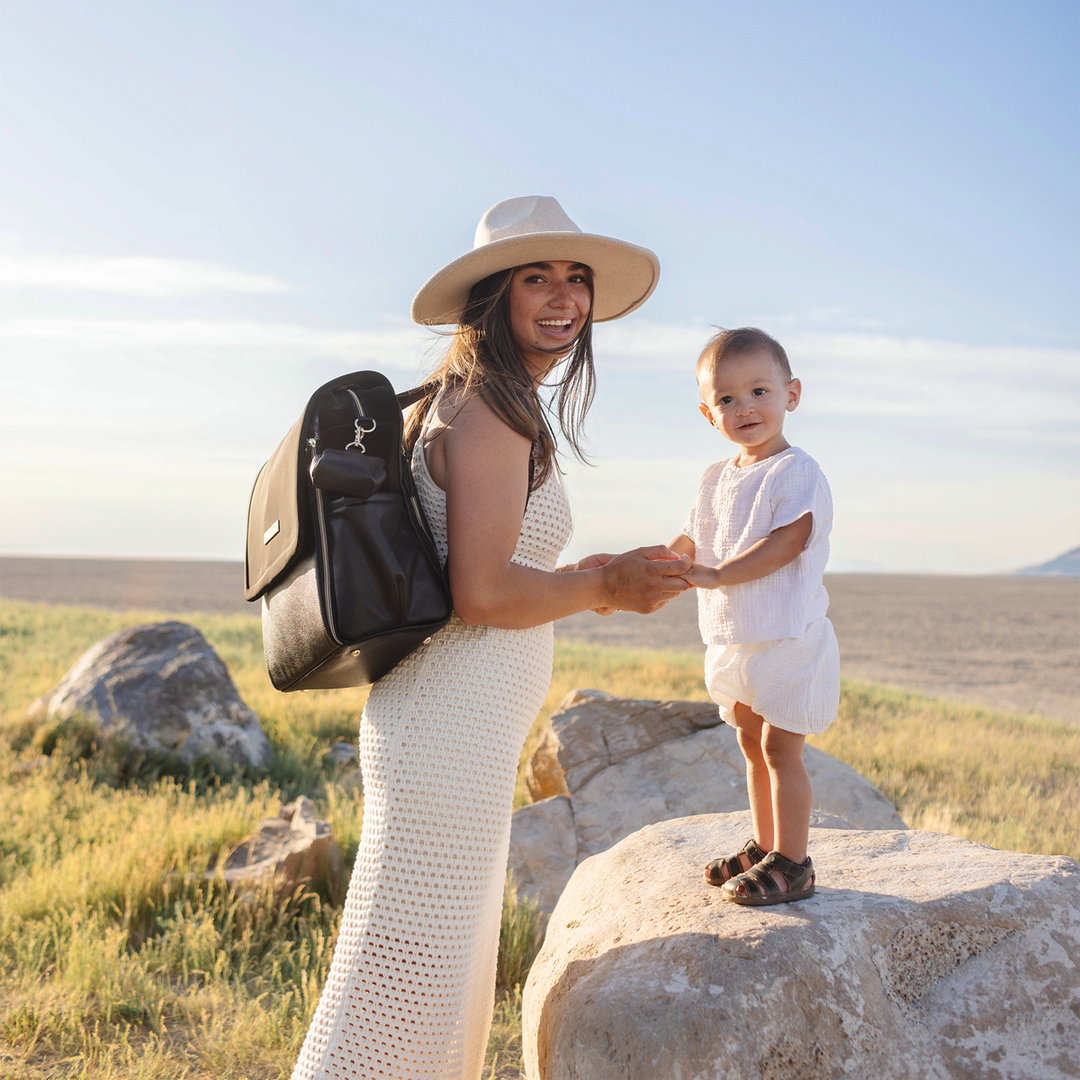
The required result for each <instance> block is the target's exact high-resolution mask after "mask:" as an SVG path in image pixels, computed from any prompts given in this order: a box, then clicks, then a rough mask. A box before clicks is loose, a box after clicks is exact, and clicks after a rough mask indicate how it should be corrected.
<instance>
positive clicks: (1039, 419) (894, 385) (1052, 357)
mask: <svg viewBox="0 0 1080 1080" xmlns="http://www.w3.org/2000/svg"><path fill="white" fill-rule="evenodd" d="M714 332H715V331H714V330H712V329H711V328H709V327H706V326H690V325H684V326H664V325H661V324H658V323H648V322H644V321H636V322H631V323H628V324H625V325H623V326H612V327H607V326H599V327H597V352H598V354H600V355H603V356H604V357H605V358H606V359H607V360H608V362H609V364H610V363H611V362H612V361H614V364H615V365H616V366H619V367H622V368H623V369H624V370H628V371H644V370H665V371H670V370H673V369H681V370H685V371H686V372H687V373H688V377H692V375H691V374H690V373H692V371H693V365H694V362H695V360H696V359H697V356H698V354H699V352H700V350H701V348H702V346H703V345H704V344H705V342H706V341H707V340H708V339H709V337H710V336H711V334H712V333H714ZM783 342H784V347H785V349H786V350H787V353H788V356H789V357H790V358H791V363H792V367H793V369H794V370H795V373H796V375H798V376H799V377H800V378H801V379H802V381H803V400H804V403H805V406H806V407H807V408H808V409H811V410H812V411H813V412H814V413H816V414H818V415H830V416H831V415H843V416H847V417H849V418H856V417H858V416H863V417H873V416H882V417H885V416H894V417H905V416H907V417H912V418H916V417H919V418H942V419H948V420H949V421H950V422H951V423H953V424H955V425H957V426H959V427H972V426H977V427H986V426H988V425H996V426H998V427H999V429H1000V430H1001V432H1002V433H1003V434H1005V433H1007V432H1009V431H1011V430H1014V429H1017V430H1018V429H1021V428H1027V427H1030V426H1031V425H1032V424H1034V425H1037V426H1038V425H1042V426H1044V432H1043V434H1047V435H1049V434H1050V432H1047V431H1045V425H1048V424H1049V425H1054V426H1055V427H1057V428H1058V429H1059V430H1058V431H1057V432H1056V434H1057V435H1060V434H1062V433H1063V432H1064V431H1067V430H1068V429H1069V428H1071V426H1072V425H1073V423H1074V421H1075V417H1076V415H1077V412H1078V411H1080V351H1077V350H1075V349H1054V348H1025V347H1018V346H1011V345H968V344H964V343H959V342H952V341H936V340H930V339H923V338H900V337H893V336H889V335H884V334H819V333H802V334H798V333H795V334H791V335H783ZM1032 395H1035V396H1037V399H1038V405H1037V408H1036V409H1035V411H1034V413H1032V412H1031V409H1030V405H1031V403H1032V400H1033V399H1032Z"/></svg>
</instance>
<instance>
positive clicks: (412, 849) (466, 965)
mask: <svg viewBox="0 0 1080 1080" xmlns="http://www.w3.org/2000/svg"><path fill="white" fill-rule="evenodd" d="M421 442H422V440H418V441H417V447H416V450H415V452H414V457H413V469H414V472H415V475H416V479H417V486H418V489H419V494H420V499H421V502H422V504H423V507H424V512H425V514H426V515H427V518H428V521H429V522H430V524H431V528H432V532H433V533H434V535H435V539H436V542H437V544H438V547H439V553H440V555H441V557H442V558H443V559H444V560H445V558H446V550H447V545H446V496H445V494H444V493H443V492H442V491H441V489H440V488H438V487H437V486H436V485H435V483H434V481H433V480H432V479H431V476H430V474H429V473H428V471H427V464H426V461H425V457H424V452H423V450H422V448H421ZM569 534H570V513H569V506H568V504H567V501H566V496H565V495H564V493H563V490H562V487H561V485H560V484H559V480H558V477H557V476H556V471H555V470H553V471H552V473H551V475H550V476H549V477H548V479H547V480H546V481H545V482H544V484H543V485H542V486H541V487H540V488H538V489H537V490H536V491H534V492H532V494H531V495H530V497H529V502H528V506H527V507H526V511H525V517H524V520H523V522H522V526H521V534H520V537H519V539H518V543H517V547H516V550H515V552H514V555H513V561H514V562H517V563H520V564H521V565H524V566H531V567H534V568H537V569H542V570H551V569H553V568H554V566H555V562H556V560H557V558H558V555H559V552H560V551H561V550H562V548H563V546H564V545H565V543H566V540H567V539H568V537H569ZM552 648H553V635H552V625H551V623H547V624H545V625H543V626H537V627H533V628H531V629H528V630H499V629H495V628H493V627H490V626H466V625H465V624H464V623H463V622H462V621H461V620H460V619H459V618H457V616H456V615H455V616H454V617H453V618H452V619H451V620H450V622H449V623H448V624H447V626H445V627H444V628H443V629H442V630H440V631H439V632H438V633H437V634H435V635H434V637H433V638H432V640H431V642H430V644H428V645H425V646H422V647H421V648H420V649H418V650H417V651H416V652H415V653H413V654H412V655H411V656H410V657H408V658H407V659H406V660H404V661H403V662H402V663H401V664H399V665H398V666H397V667H396V668H395V669H394V670H393V671H392V672H391V673H390V674H389V675H387V676H386V677H385V678H384V679H380V680H379V682H378V683H376V684H375V686H374V687H373V688H372V691H371V694H370V696H369V698H368V701H367V705H366V707H365V709H364V715H363V719H362V722H361V725H360V763H361V767H362V770H363V777H364V826H363V832H362V834H361V839H360V850H359V852H358V853H357V857H356V864H355V868H354V870H353V875H352V880H351V882H350V884H349V892H348V897H347V899H346V901H345V911H344V913H343V916H342V920H341V930H340V932H339V934H338V940H337V945H336V947H335V950H334V959H333V963H332V965H331V968H330V973H329V976H328V978H327V981H326V985H325V987H324V988H323V993H322V997H321V998H320V1000H319V1004H318V1007H317V1009H316V1011H315V1015H314V1017H313V1019H312V1021H311V1026H310V1028H309V1029H308V1033H307V1037H306V1038H305V1040H304V1045H303V1048H302V1050H301V1052H300V1058H299V1060H298V1061H297V1063H296V1067H295V1069H294V1071H293V1074H292V1075H293V1080H323V1078H329V1077H334V1078H346V1077H347V1078H349V1080H391V1078H393V1080H478V1078H479V1077H480V1074H481V1071H482V1069H483V1063H484V1052H485V1049H486V1047H487V1040H488V1031H489V1029H490V1026H491V1013H492V1009H493V1006H494V994H495V962H496V957H497V954H498V946H499V921H500V913H501V908H502V893H503V881H504V878H505V874H506V859H507V853H508V849H509V844H510V814H511V810H512V807H513V798H514V784H515V781H516V778H517V765H518V758H519V756H520V754H521V747H522V744H523V743H524V741H525V736H526V735H527V734H528V732H529V728H530V726H531V725H532V723H533V721H534V720H535V719H536V715H537V713H538V712H539V711H540V708H541V706H542V705H543V702H544V697H545V695H546V694H547V689H548V684H549V682H550V681H551V661H552Z"/></svg>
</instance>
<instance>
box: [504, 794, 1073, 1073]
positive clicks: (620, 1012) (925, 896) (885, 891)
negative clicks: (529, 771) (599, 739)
mask: <svg viewBox="0 0 1080 1080" xmlns="http://www.w3.org/2000/svg"><path fill="white" fill-rule="evenodd" d="M749 827H750V816H749V813H748V812H743V813H735V814H714V815H703V816H699V817H692V818H683V819H680V820H675V821H665V822H663V823H661V824H658V825H651V826H649V827H647V828H645V829H642V830H641V831H640V832H637V833H635V834H634V835H633V836H630V837H628V838H627V839H625V840H623V841H622V842H621V843H619V844H617V845H616V846H614V847H612V848H610V849H609V850H608V851H605V852H604V853H603V854H600V855H597V856H595V857H593V858H591V859H589V860H588V861H586V862H584V863H582V864H581V865H580V866H579V867H578V869H577V870H576V871H575V872H574V875H573V877H572V878H571V880H570V883H569V884H568V885H567V887H566V889H565V890H564V892H563V894H562V897H561V899H560V900H559V903H558V906H557V907H556V908H555V911H554V913H553V914H552V916H551V918H550V920H549V923H548V929H547V936H546V940H545V943H544V946H543V948H542V950H541V952H540V954H539V956H538V957H537V959H536V962H535V963H534V965H533V967H532V971H531V973H530V975H529V979H528V982H527V984H526V987H525V994H524V1009H523V1045H524V1056H525V1065H526V1075H527V1076H528V1077H529V1078H530V1080H541V1078H542V1080H578V1078H581V1077H588V1078H589V1080H608V1078H610V1080H615V1078H620V1080H621V1078H625V1077H627V1076H632V1077H677V1076H682V1077H695V1078H699V1080H722V1078H729V1077H730V1078H733V1080H734V1078H739V1080H743V1078H746V1077H764V1078H765V1080H786V1078H788V1077H802V1078H808V1080H826V1078H828V1077H841V1076H850V1077H873V1078H874V1080H923V1078H927V1080H948V1078H950V1077H965V1078H971V1080H1034V1078H1039V1080H1065V1078H1066V1077H1075V1076H1076V1075H1077V1070H1076V1048H1077V1046H1080V867H1077V864H1076V863H1075V862H1074V861H1073V860H1072V859H1067V858H1063V857H1060V856H1041V855H1023V854H1018V853H1016V852H1010V851H995V850H994V849H993V848H988V847H984V846H983V845H981V844H974V843H971V842H970V841H966V840H961V839H958V838H957V837H952V836H944V835H940V834H936V833H927V832H916V831H906V830H905V831H857V830H843V829H839V830H838V829H836V828H829V829H822V828H812V829H811V832H810V851H811V854H812V855H813V858H814V864H815V866H816V868H817V874H818V877H817V893H816V895H815V896H813V897H811V898H809V899H807V900H802V901H800V902H799V903H797V904H781V905H778V906H774V907H764V908H761V907H757V908H755V907H740V906H738V905H735V904H732V903H729V902H727V901H725V900H723V899H722V896H721V892H720V890H719V889H715V888H711V887H710V886H708V885H707V884H706V883H705V882H704V881H703V880H702V867H703V866H704V865H705V863H706V862H708V861H709V860H711V859H713V858H715V857H717V856H718V855H721V854H725V853H728V852H731V851H735V850H738V848H739V847H740V846H741V845H742V842H743V840H745V838H746V836H747V834H748V829H749Z"/></svg>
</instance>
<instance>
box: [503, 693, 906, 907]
mask: <svg viewBox="0 0 1080 1080" xmlns="http://www.w3.org/2000/svg"><path fill="white" fill-rule="evenodd" d="M806 768H807V771H808V772H809V773H810V778H811V780H812V782H813V785H814V806H815V808H816V809H817V810H819V811H821V812H822V813H825V814H832V815H836V816H838V817H841V818H843V819H844V820H845V821H847V822H848V823H849V824H850V825H853V826H856V827H858V828H862V829H903V828H904V822H903V821H902V820H901V818H900V815H899V814H898V813H897V812H896V810H895V808H894V807H893V805H892V804H891V803H890V802H889V800H888V799H886V798H885V796H884V795H882V793H881V792H880V791H879V790H878V789H877V788H876V787H875V786H874V785H873V784H871V783H870V781H869V780H867V779H866V778H865V777H863V776H860V775H859V773H857V772H856V771H855V770H854V769H853V768H851V766H850V765H846V764H845V763H844V762H842V761H839V760H837V759H836V758H834V757H832V756H831V755H830V754H826V753H824V752H822V751H821V750H815V749H814V748H813V747H810V746H808V747H807V748H806ZM525 779H526V783H527V784H528V787H529V790H530V793H531V794H532V796H533V798H534V799H536V800H537V801H536V802H534V803H533V804H532V805H531V806H525V807H522V808H521V809H519V810H518V811H517V812H516V813H515V814H514V821H513V826H512V829H511V834H510V862H509V865H510V868H511V869H512V870H513V871H514V877H515V880H516V881H517V882H518V891H519V893H521V894H523V895H526V896H529V897H530V898H532V899H535V900H536V901H537V902H538V903H539V905H540V907H541V909H542V910H543V911H545V912H550V911H551V909H552V908H553V907H554V906H555V901H556V900H557V899H558V897H559V893H560V892H561V891H562V888H563V886H564V885H565V884H566V882H567V881H569V879H570V875H571V873H573V870H574V867H575V866H577V865H578V863H580V862H581V861H582V860H584V859H587V858H588V857H589V856H590V855H595V854H597V853H599V852H601V851H606V850H607V849H608V848H609V847H611V845H612V844H614V843H616V842H617V841H619V840H621V839H622V838H623V837H625V836H629V835H630V834H631V833H633V832H636V831H637V830H638V829H640V828H643V827H644V826H645V825H651V824H654V823H655V822H658V821H667V820H669V819H672V818H680V817H687V816H689V815H691V814H711V813H719V812H724V811H735V810H743V809H746V808H747V807H748V806H749V799H748V797H747V793H746V766H745V763H744V761H743V756H742V753H741V751H740V750H739V747H738V743H737V742H736V738H735V730H734V728H731V727H729V726H728V725H726V724H724V723H722V722H721V720H720V716H719V713H718V711H717V708H716V706H715V705H714V704H712V702H707V701H645V700H637V699H631V698H617V697H613V696H612V695H611V694H605V693H603V692H601V691H599V690H574V691H572V692H571V693H570V694H569V695H567V697H566V699H565V700H564V701H563V703H562V705H561V706H560V707H559V710H558V711H557V712H556V713H555V715H554V716H552V718H551V727H550V728H549V729H548V731H547V732H546V733H545V735H544V738H543V740H542V741H541V743H540V746H539V747H538V749H537V751H536V753H535V754H534V755H533V757H532V760H531V761H530V762H529V765H528V768H527V771H526V777H525ZM566 829H572V830H573V834H572V836H571V835H564V834H563V833H562V830H566ZM745 839H746V837H743V840H745ZM739 846H741V842H740V845H739Z"/></svg>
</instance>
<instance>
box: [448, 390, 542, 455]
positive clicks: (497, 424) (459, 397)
mask: <svg viewBox="0 0 1080 1080" xmlns="http://www.w3.org/2000/svg"><path fill="white" fill-rule="evenodd" d="M443 435H450V436H451V437H452V438H454V439H455V440H456V439H458V438H462V439H465V440H467V441H472V440H474V439H482V440H484V441H485V442H490V441H492V440H494V441H497V442H504V441H505V443H506V444H508V445H514V444H515V443H516V442H519V441H520V442H522V443H525V444H528V440H527V439H526V438H525V437H524V436H522V435H519V434H518V433H517V432H516V431H514V430H513V428H511V427H510V426H509V425H508V424H507V423H506V421H505V420H503V418H502V417H501V416H499V414H498V413H497V412H496V411H495V410H494V409H493V408H492V407H491V404H490V403H489V402H488V401H487V400H486V399H485V398H484V396H483V395H482V394H479V393H476V392H475V391H474V392H471V393H466V392H465V391H464V390H461V389H456V388H455V389H454V390H452V391H448V392H446V393H444V394H443V395H442V397H441V398H440V399H439V401H438V403H437V404H436V408H435V413H434V415H433V416H432V419H431V424H430V425H429V434H428V441H429V442H430V441H433V440H435V439H438V438H439V437H440V436H443Z"/></svg>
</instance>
